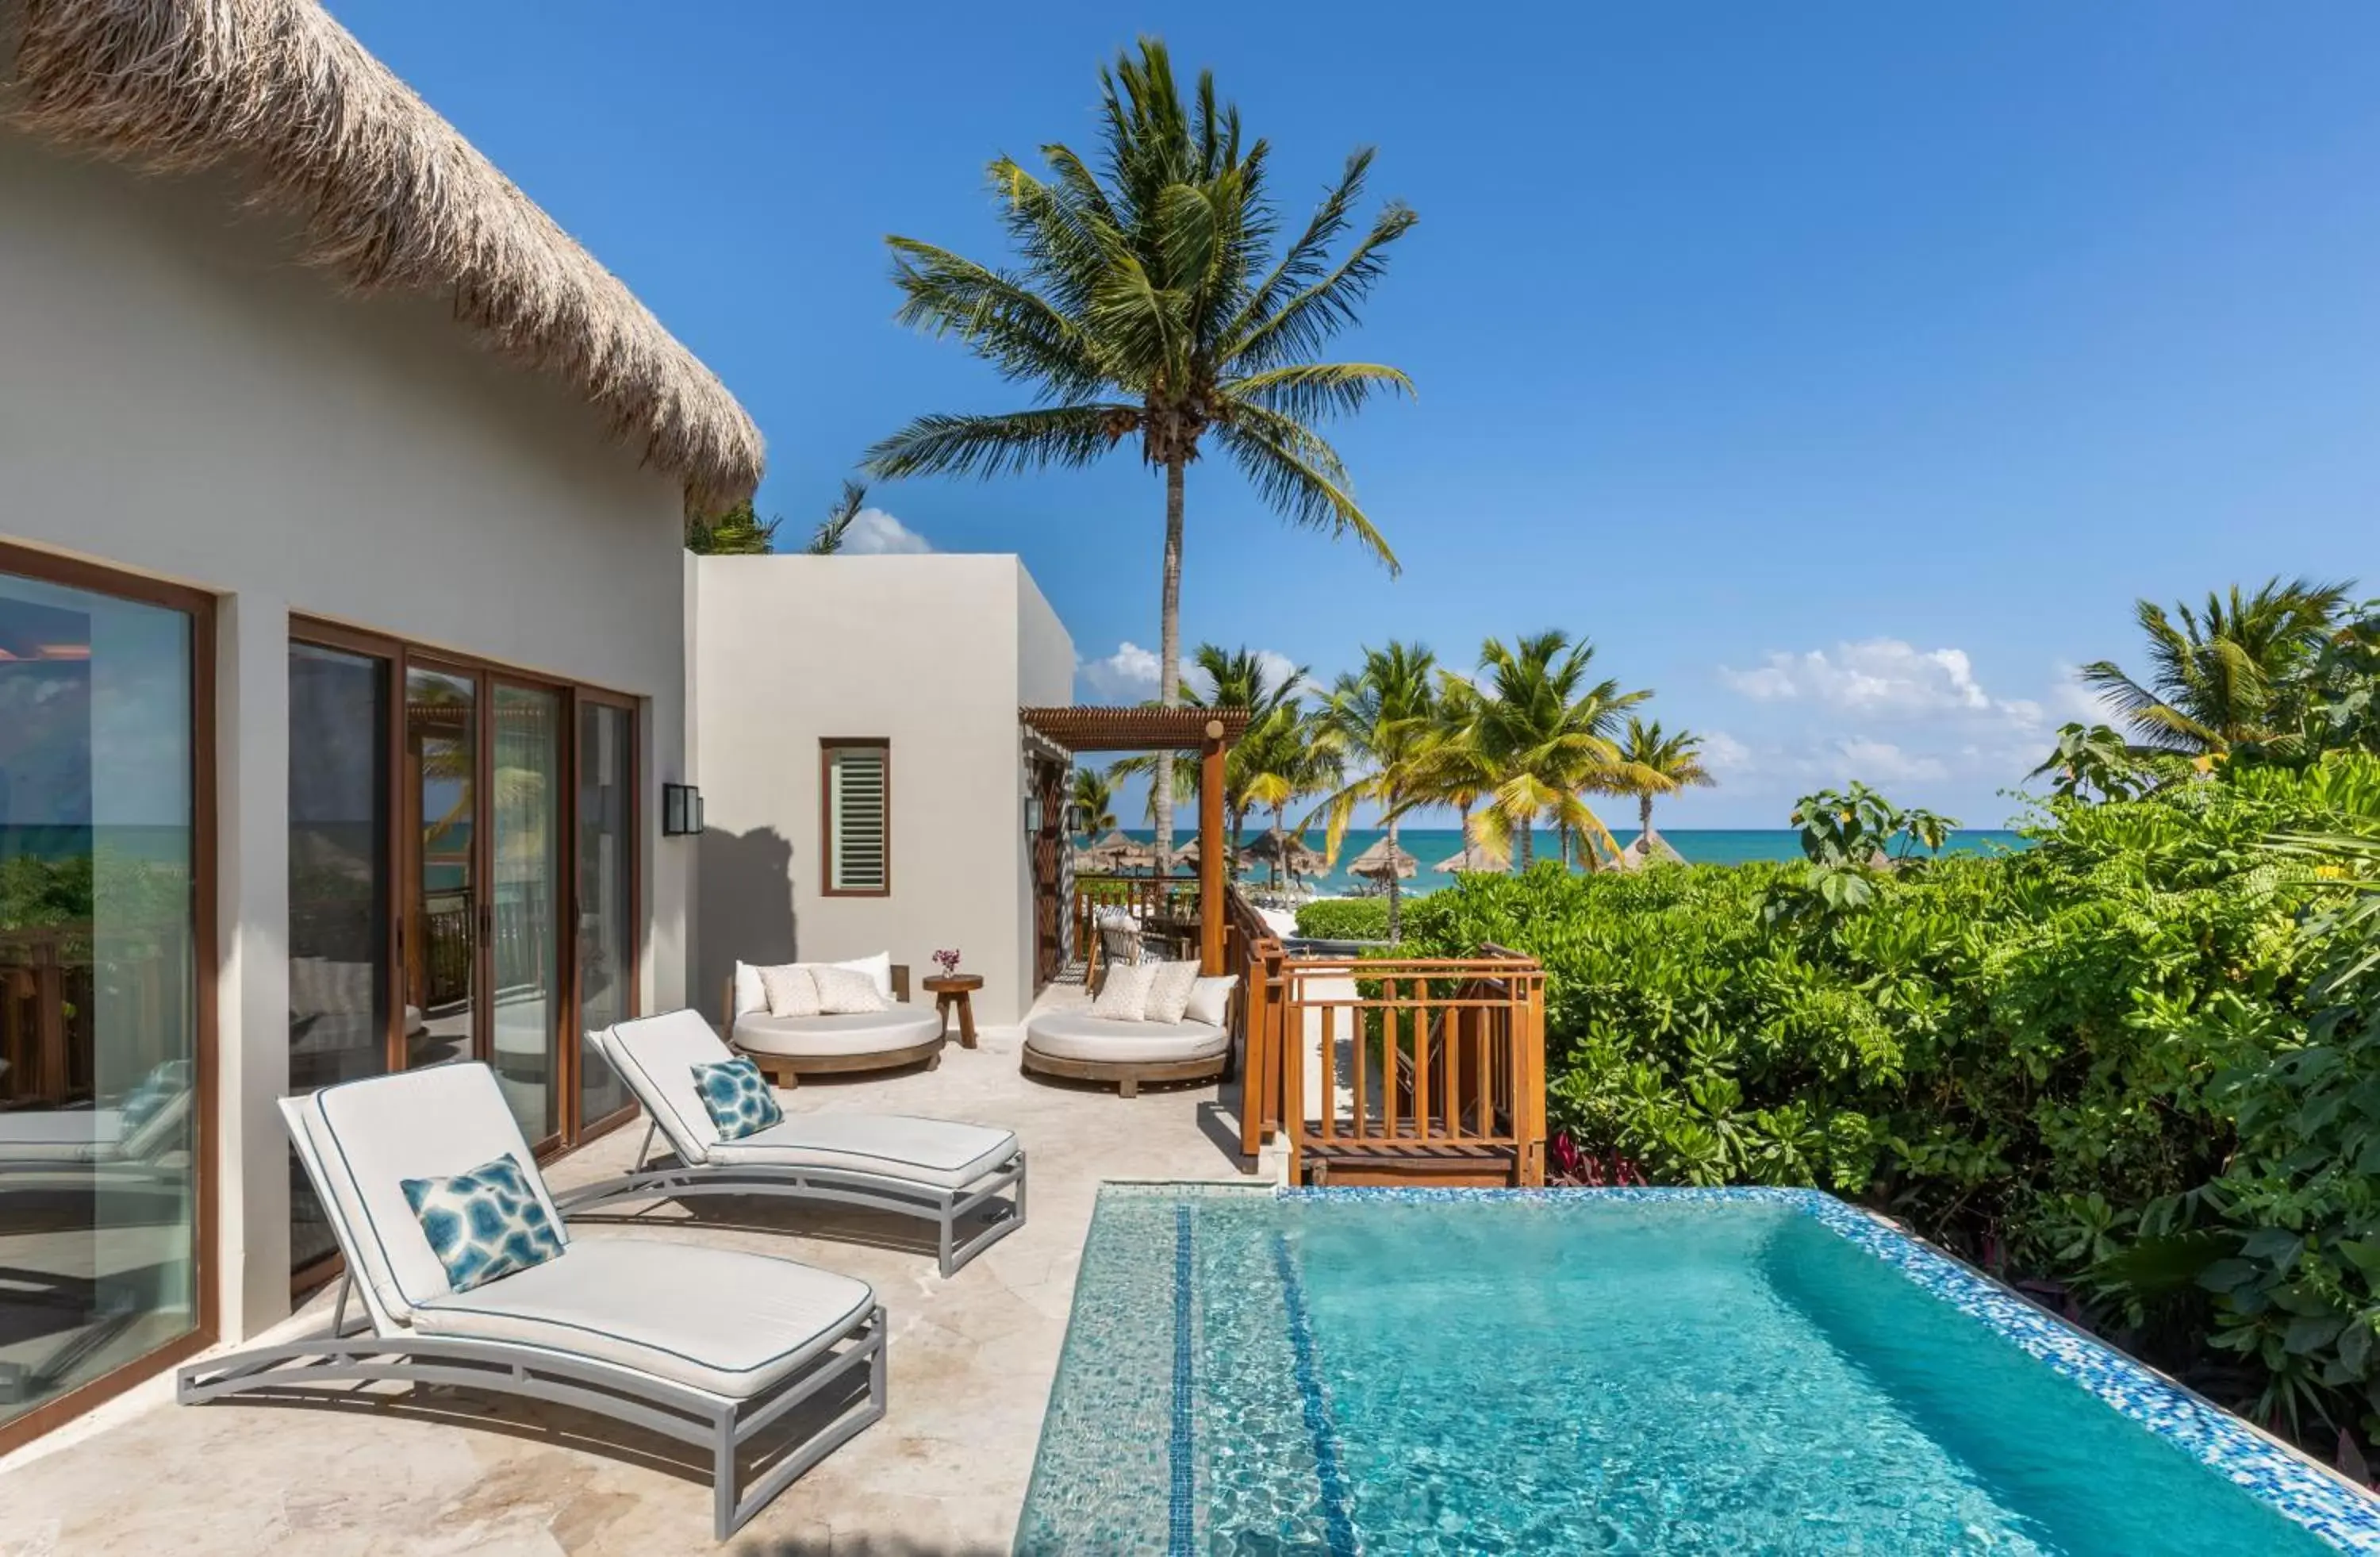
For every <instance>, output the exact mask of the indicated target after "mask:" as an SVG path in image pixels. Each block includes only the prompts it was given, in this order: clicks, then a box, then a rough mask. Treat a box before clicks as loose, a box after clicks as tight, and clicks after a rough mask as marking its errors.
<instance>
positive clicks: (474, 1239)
mask: <svg viewBox="0 0 2380 1557" xmlns="http://www.w3.org/2000/svg"><path fill="white" fill-rule="evenodd" d="M404 1184H405V1200H406V1204H407V1205H409V1206H411V1207H412V1208H413V1214H414V1215H415V1216H417V1217H419V1218H420V1220H421V1231H422V1233H423V1235H425V1236H427V1237H428V1238H429V1240H430V1247H431V1252H432V1253H434V1254H436V1255H437V1256H438V1263H439V1264H441V1265H443V1266H444V1267H446V1281H447V1284H449V1285H450V1286H452V1287H453V1288H454V1289H455V1291H456V1292H468V1291H470V1290H471V1289H472V1288H473V1287H475V1286H485V1285H486V1284H487V1283H490V1282H492V1281H494V1280H496V1279H497V1278H498V1277H501V1276H510V1275H514V1274H516V1273H517V1272H519V1271H526V1270H528V1268H529V1267H530V1266H532V1265H542V1264H544V1263H545V1262H546V1261H547V1260H549V1259H553V1258H554V1257H555V1256H556V1255H559V1254H560V1253H561V1252H562V1235H561V1234H560V1233H559V1232H557V1231H555V1229H554V1225H553V1218H552V1217H550V1216H548V1215H546V1214H545V1204H544V1202H543V1201H541V1200H540V1199H539V1198H537V1191H536V1190H534V1189H531V1188H530V1187H529V1184H528V1175H526V1174H523V1173H522V1172H521V1170H520V1164H519V1163H517V1162H514V1161H513V1160H512V1159H511V1158H510V1157H499V1158H497V1159H496V1160H495V1161H494V1162H490V1163H487V1164H485V1165H484V1166H481V1167H477V1168H473V1169H472V1170H471V1171H470V1172H469V1173H468V1174H455V1175H454V1176H453V1177H451V1178H409V1179H407V1180H405V1181H404Z"/></svg>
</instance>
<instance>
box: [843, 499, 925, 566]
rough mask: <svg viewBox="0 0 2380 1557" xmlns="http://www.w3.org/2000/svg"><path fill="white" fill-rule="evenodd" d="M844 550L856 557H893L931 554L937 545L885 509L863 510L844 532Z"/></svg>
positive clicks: (854, 517)
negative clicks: (896, 555)
mask: <svg viewBox="0 0 2380 1557" xmlns="http://www.w3.org/2000/svg"><path fill="white" fill-rule="evenodd" d="M843 549H844V552H845V553H848V554H850V555H852V556H860V557H872V556H890V555H893V554H896V553H917V552H930V551H932V550H933V549H934V543H933V542H932V541H929V540H927V539H926V538H925V537H924V536H922V535H920V534H918V533H917V531H916V530H914V529H910V528H909V527H908V526H907V525H905V524H903V523H902V522H901V521H900V520H898V519H896V518H894V517H892V515H890V514H888V513H886V512H885V511H884V510H883V509H881V508H862V509H861V510H860V511H859V512H858V513H857V514H856V515H854V516H853V517H852V520H851V528H850V529H848V530H845V531H844V537H843Z"/></svg>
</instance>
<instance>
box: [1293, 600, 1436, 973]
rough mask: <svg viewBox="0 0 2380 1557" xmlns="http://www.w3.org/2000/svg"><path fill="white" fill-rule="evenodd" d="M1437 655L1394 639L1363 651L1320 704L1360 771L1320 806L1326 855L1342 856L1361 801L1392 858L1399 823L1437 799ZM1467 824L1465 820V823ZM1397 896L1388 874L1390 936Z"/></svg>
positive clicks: (1396, 930)
mask: <svg viewBox="0 0 2380 1557" xmlns="http://www.w3.org/2000/svg"><path fill="white" fill-rule="evenodd" d="M1437 669H1438V657H1437V656H1436V655H1434V654H1432V653H1431V652H1430V651H1428V650H1427V649H1425V648H1423V647H1422V646H1421V645H1419V644H1417V643H1413V644H1408V643H1400V642H1398V641H1396V640H1395V639H1390V641H1389V645H1388V647H1387V648H1385V649H1366V650H1365V651H1364V668H1363V669H1362V670H1360V671H1357V672H1355V673H1354V675H1342V676H1341V677H1340V678H1339V679H1338V681H1337V682H1335V683H1334V684H1333V685H1332V686H1331V688H1330V697H1329V698H1328V699H1325V701H1324V703H1323V706H1322V718H1323V719H1324V721H1325V722H1326V723H1327V724H1328V725H1329V727H1330V730H1331V731H1332V733H1333V734H1335V735H1336V736H1337V737H1338V740H1339V743H1340V745H1341V746H1342V747H1343V748H1344V749H1345V750H1346V752H1347V755H1348V757H1349V758H1350V759H1351V760H1353V761H1354V763H1355V765H1356V766H1357V768H1358V769H1359V770H1360V772H1359V776H1358V777H1356V779H1355V780H1354V782H1353V783H1351V784H1349V785H1346V786H1344V787H1343V788H1342V789H1340V790H1339V791H1338V793H1336V794H1334V795H1332V796H1331V797H1330V798H1329V799H1328V800H1326V801H1325V802H1323V806H1324V809H1325V810H1326V811H1327V812H1328V813H1329V815H1330V830H1329V832H1328V833H1326V834H1325V839H1326V842H1325V844H1324V845H1323V849H1324V853H1325V854H1326V855H1327V856H1328V857H1329V858H1330V859H1331V860H1332V861H1334V862H1335V861H1336V860H1337V859H1338V858H1339V845H1340V844H1341V843H1342V841H1343V840H1344V839H1345V837H1346V835H1347V823H1348V821H1349V820H1350V819H1351V818H1352V817H1353V816H1354V810H1355V806H1356V803H1357V802H1358V801H1368V802H1370V803H1371V804H1373V805H1377V806H1378V807H1379V808H1380V826H1381V827H1382V828H1383V829H1384V830H1385V831H1386V832H1387V833H1388V839H1389V850H1390V857H1391V858H1393V857H1394V855H1395V851H1396V847H1397V824H1398V822H1399V821H1402V820H1403V817H1404V814H1405V813H1406V812H1407V811H1409V810H1411V809H1414V808H1415V806H1418V805H1423V804H1427V802H1429V801H1431V800H1434V799H1436V798H1437V797H1438V795H1437V792H1436V788H1435V786H1434V785H1432V783H1431V772H1432V770H1431V766H1430V763H1431V758H1432V753H1433V752H1434V751H1435V749H1436V748H1437V740H1438V734H1439V725H1438V686H1437ZM1466 825H1467V822H1466ZM1401 898H1402V894H1401V893H1400V890H1399V888H1398V884H1397V873H1396V871H1394V870H1390V872H1389V939H1390V941H1391V942H1394V941H1396V940H1397V939H1398V938H1399V936H1400V935H1401V933H1402V931H1403V927H1402V925H1401V924H1400V923H1399V918H1400V903H1401Z"/></svg>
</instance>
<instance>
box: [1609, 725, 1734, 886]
mask: <svg viewBox="0 0 2380 1557" xmlns="http://www.w3.org/2000/svg"><path fill="white" fill-rule="evenodd" d="M1619 746H1620V760H1619V761H1617V762H1616V763H1614V764H1613V765H1612V767H1611V769H1610V770H1609V772H1605V773H1603V774H1601V775H1599V776H1598V780H1597V782H1598V784H1599V785H1600V786H1601V787H1602V788H1603V789H1604V790H1605V791H1606V792H1607V793H1609V794H1613V795H1633V796H1634V797H1636V831H1637V833H1638V835H1639V836H1640V837H1642V838H1643V839H1645V850H1644V852H1645V853H1647V854H1649V853H1650V852H1651V850H1652V847H1653V845H1652V838H1653V836H1654V833H1653V799H1654V797H1656V796H1659V795H1674V794H1676V793H1677V792H1678V791H1679V790H1681V789H1684V788H1686V787H1688V786H1689V785H1705V786H1706V785H1713V784H1716V783H1718V780H1717V779H1714V778H1713V777H1711V775H1710V770H1709V769H1707V768H1706V767H1704V766H1703V738H1702V737H1701V736H1697V735H1695V734H1694V732H1692V731H1691V730H1680V731H1679V732H1677V734H1675V735H1670V734H1669V733H1667V732H1665V731H1664V730H1663V729H1662V728H1661V722H1660V721H1659V720H1658V719H1656V720H1654V721H1653V722H1652V723H1651V724H1646V723H1645V721H1644V720H1642V719H1639V718H1637V717H1636V716H1635V715H1634V714H1633V713H1632V714H1630V715H1629V716H1628V733H1627V734H1626V735H1624V736H1621V738H1620V742H1619Z"/></svg>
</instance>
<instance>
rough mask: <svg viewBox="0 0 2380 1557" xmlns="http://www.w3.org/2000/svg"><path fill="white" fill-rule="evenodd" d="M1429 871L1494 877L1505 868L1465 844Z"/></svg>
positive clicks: (1478, 847)
mask: <svg viewBox="0 0 2380 1557" xmlns="http://www.w3.org/2000/svg"><path fill="white" fill-rule="evenodd" d="M1351 869H1352V867H1351ZM1430 869H1431V870H1436V871H1438V872H1439V873H1440V874H1441V875H1450V876H1473V875H1494V874H1496V873H1498V872H1500V871H1501V870H1504V869H1506V866H1505V862H1504V861H1502V860H1500V859H1498V858H1495V857H1494V856H1493V855H1491V854H1489V853H1488V851H1487V850H1486V849H1483V848H1481V847H1480V846H1479V845H1476V844H1465V845H1463V846H1462V847H1461V848H1459V849H1457V850H1455V851H1454V852H1453V853H1452V854H1450V855H1448V856H1447V857H1446V858H1444V859H1441V860H1439V862H1438V863H1437V864H1435V865H1433V866H1431V867H1430Z"/></svg>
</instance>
